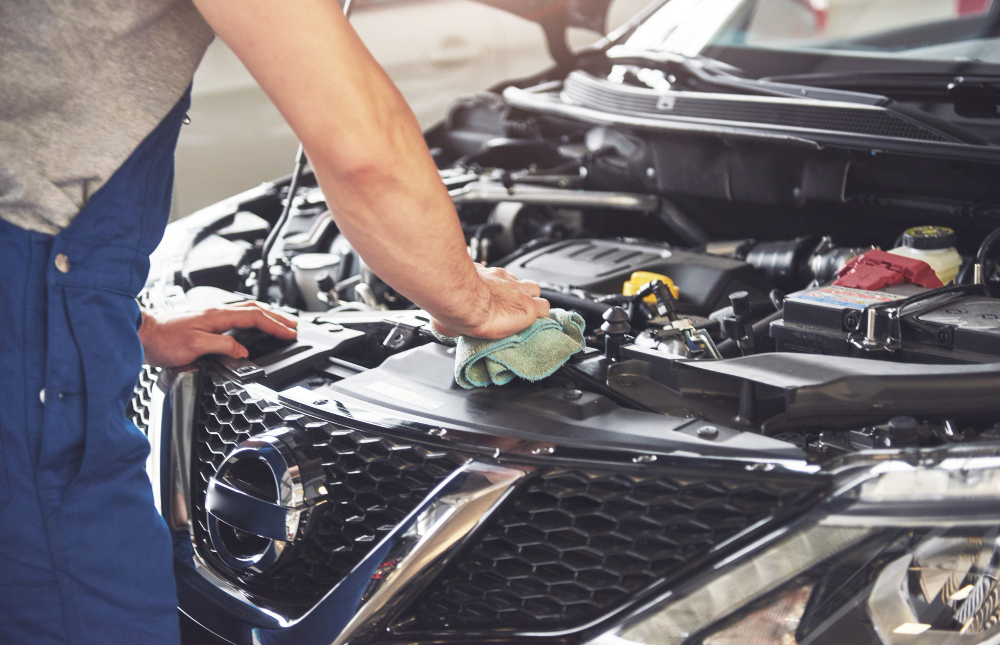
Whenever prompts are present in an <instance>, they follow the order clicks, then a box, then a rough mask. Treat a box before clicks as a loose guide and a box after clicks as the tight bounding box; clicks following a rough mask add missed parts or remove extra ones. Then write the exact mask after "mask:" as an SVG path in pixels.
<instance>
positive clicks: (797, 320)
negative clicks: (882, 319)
mask: <svg viewBox="0 0 1000 645" xmlns="http://www.w3.org/2000/svg"><path fill="white" fill-rule="evenodd" d="M924 291H927V289H926V288H925V287H920V286H917V285H913V284H901V285H895V286H893V287H890V288H887V289H883V290H881V291H867V290H865V289H852V288H850V287H837V286H833V285H827V286H823V287H816V288H814V289H806V290H805V291H799V292H798V293H793V294H790V295H788V296H786V297H785V302H784V311H783V313H782V318H781V319H780V320H775V321H774V322H772V323H771V329H770V334H771V337H772V338H773V339H774V341H775V345H776V346H777V349H778V351H785V352H798V353H807V354H833V355H837V356H848V355H850V354H851V343H850V334H851V333H852V332H853V331H855V330H856V329H857V328H858V324H859V322H860V320H861V315H862V313H863V312H864V310H865V307H867V306H869V305H876V304H887V303H891V302H895V301H897V300H903V299H905V298H908V297H910V296H914V295H917V294H918V293H921V292H924Z"/></svg>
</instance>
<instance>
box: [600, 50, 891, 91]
mask: <svg viewBox="0 0 1000 645" xmlns="http://www.w3.org/2000/svg"><path fill="white" fill-rule="evenodd" d="M605 55H606V56H607V57H608V59H610V60H611V61H613V62H615V63H620V64H622V65H644V66H646V67H650V66H652V67H655V68H657V69H663V70H665V71H671V72H677V71H680V72H682V73H685V74H687V75H688V76H690V77H692V78H694V79H696V80H698V81H699V82H701V83H704V84H706V85H709V86H713V87H718V88H721V89H727V90H737V91H739V92H743V93H748V94H757V95H761V96H774V97H779V98H789V99H815V100H818V101H842V102H845V103H858V104H861V105H876V106H884V105H887V104H888V103H891V99H889V98H888V97H886V96H882V95H880V94H868V93H864V92H850V91H844V90H835V89H829V88H824V87H812V86H809V85H793V84H790V83H781V82H775V81H773V80H767V79H761V80H757V79H753V78H743V77H741V76H736V75H735V74H733V73H732V72H734V71H738V70H737V69H736V68H735V67H731V66H729V65H727V64H725V63H723V62H721V61H717V60H714V59H712V58H706V57H703V56H699V57H697V58H695V57H689V56H683V55H681V54H676V53H673V52H655V51H648V50H645V49H631V48H628V47H624V46H622V45H616V46H615V47H611V48H610V49H608V51H607V52H605Z"/></svg>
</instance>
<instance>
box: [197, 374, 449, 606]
mask: <svg viewBox="0 0 1000 645" xmlns="http://www.w3.org/2000/svg"><path fill="white" fill-rule="evenodd" d="M200 401H201V403H200V406H199V408H200V409H199V411H198V417H197V419H196V424H195V430H194V432H195V436H194V440H195V441H194V444H195V445H194V459H193V461H194V464H193V466H192V482H191V487H192V497H193V506H194V509H195V517H196V518H197V523H196V525H195V540H196V543H197V546H198V549H199V552H200V553H201V554H202V555H203V556H205V557H207V558H209V559H210V560H211V561H212V564H213V566H214V567H215V569H216V570H217V571H219V572H220V573H222V574H224V575H226V577H228V578H229V579H230V580H231V581H233V582H235V583H237V584H238V586H240V587H241V588H242V589H244V590H246V591H248V592H250V593H251V594H254V595H255V596H257V598H258V600H261V601H263V602H264V603H266V604H276V605H279V606H282V607H296V606H302V607H307V606H310V605H311V604H313V603H315V602H316V601H317V600H319V599H320V598H321V597H322V596H323V595H324V594H325V593H326V592H327V591H329V590H330V589H331V588H332V587H333V586H334V585H336V584H337V583H338V582H339V581H340V580H341V579H343V577H344V576H345V575H347V573H349V572H350V571H351V569H353V568H354V566H355V565H357V564H358V563H359V562H360V561H361V559H362V558H363V557H364V556H365V555H367V553H368V552H369V550H370V549H371V548H372V547H373V546H375V544H377V543H378V542H379V540H381V539H382V538H383V537H385V536H386V534H388V533H389V531H391V530H392V529H393V528H395V526H396V525H397V524H399V523H400V522H401V521H402V520H403V518H405V517H406V515H408V514H409V513H410V512H411V511H412V510H413V509H414V508H416V506H417V505H418V504H419V503H420V502H421V501H422V500H423V499H424V498H425V497H426V496H427V495H428V494H429V493H430V491H431V490H432V489H433V488H434V487H435V486H436V485H437V484H439V483H440V482H441V481H442V480H443V479H444V478H445V477H447V476H448V475H449V474H451V473H452V472H453V471H454V470H455V469H456V468H458V467H459V466H460V465H461V464H462V463H463V462H464V459H463V458H462V457H461V456H459V455H456V454H453V453H449V452H445V451H440V450H435V449H433V448H428V447H426V446H421V445H415V444H408V443H403V442H398V441H394V440H390V439H387V438H385V437H380V436H375V435H372V434H369V433H366V432H362V431H360V430H355V429H350V428H345V427H342V426H339V425H336V424H333V423H329V422H326V421H323V420H320V419H316V418H314V417H310V416H307V415H304V414H301V413H299V412H296V411H294V410H292V409H290V408H287V407H284V406H283V405H281V404H280V403H278V402H276V401H271V400H266V399H263V398H260V397H259V396H256V395H254V394H252V393H251V392H249V391H247V390H246V389H244V388H243V387H241V386H240V385H239V384H237V383H234V382H232V381H228V380H226V379H224V378H222V377H220V376H218V375H214V374H207V375H206V376H205V377H204V379H203V383H202V392H201V395H200ZM279 427H291V428H296V427H297V428H300V429H301V430H302V431H304V432H305V433H306V434H307V435H308V436H309V437H310V439H311V440H312V443H313V445H314V446H315V447H316V449H317V450H319V451H320V453H321V455H322V458H323V467H324V469H325V471H326V475H327V489H328V491H329V493H328V495H327V497H326V503H324V504H322V505H319V506H318V507H317V508H316V512H315V513H314V515H313V517H312V518H311V519H310V522H311V523H312V526H311V527H310V533H309V537H308V538H307V539H306V540H304V541H302V542H301V543H298V544H296V545H294V547H293V548H292V549H291V550H290V551H287V552H286V553H285V554H283V555H282V562H283V563H282V564H281V565H280V567H276V568H275V569H274V570H273V571H267V572H265V573H263V574H257V575H253V574H248V573H246V572H243V571H236V570H233V569H229V568H228V567H226V565H225V564H224V563H222V561H221V560H219V559H218V558H217V557H214V556H213V554H214V551H213V549H212V546H211V542H210V541H209V539H208V531H207V525H206V517H207V516H206V511H205V495H206V489H207V485H208V481H209V479H210V478H211V477H212V475H214V474H215V473H216V471H217V470H218V468H219V466H221V465H222V463H223V461H224V460H225V458H226V456H227V455H228V454H229V453H230V452H231V451H232V450H233V449H234V448H235V447H236V446H237V445H238V444H239V443H241V442H243V441H245V440H246V439H249V438H250V437H251V436H254V435H257V434H260V433H262V432H265V431H267V430H271V429H275V428H279Z"/></svg>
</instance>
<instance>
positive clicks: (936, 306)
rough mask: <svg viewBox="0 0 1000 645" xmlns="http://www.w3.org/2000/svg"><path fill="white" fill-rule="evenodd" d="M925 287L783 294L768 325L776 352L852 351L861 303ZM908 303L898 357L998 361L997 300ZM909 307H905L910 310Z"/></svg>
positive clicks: (888, 301) (999, 327) (887, 299)
mask: <svg viewBox="0 0 1000 645" xmlns="http://www.w3.org/2000/svg"><path fill="white" fill-rule="evenodd" d="M925 291H928V289H926V288H924V287H919V286H916V285H912V284H903V285H896V286H893V287H890V288H888V289H884V290H881V291H866V290H864V289H852V288H848V287H837V286H832V285H829V286H824V287H817V288H814V289H807V290H805V291H800V292H798V293H794V294H791V295H789V296H787V297H786V298H785V302H784V311H783V316H782V319H780V320H776V321H774V322H772V323H771V328H770V334H771V337H772V338H774V340H775V344H776V346H777V349H778V351H786V352H798V353H810V354H830V355H838V356H849V355H855V352H854V351H853V348H854V345H852V344H851V342H850V335H851V333H852V332H854V331H855V330H856V329H857V327H858V324H859V321H861V316H862V313H863V312H864V309H865V307H867V306H869V305H878V304H887V305H890V306H891V303H892V302H895V301H899V300H903V299H905V298H908V297H910V296H914V295H917V294H919V293H922V292H925ZM943 298H944V300H945V301H944V302H940V301H937V302H935V301H931V300H928V301H927V302H924V303H920V304H919V305H913V306H911V307H912V309H913V310H914V311H912V312H909V313H907V311H905V310H904V312H903V313H904V315H903V317H902V318H901V320H900V322H901V325H900V331H901V333H902V338H901V340H902V349H901V350H900V351H899V352H898V354H897V358H898V359H900V360H903V361H912V362H928V363H993V362H1000V299H997V298H986V297H983V296H953V297H951V298H948V297H947V296H943ZM911 307H908V309H910V308H911Z"/></svg>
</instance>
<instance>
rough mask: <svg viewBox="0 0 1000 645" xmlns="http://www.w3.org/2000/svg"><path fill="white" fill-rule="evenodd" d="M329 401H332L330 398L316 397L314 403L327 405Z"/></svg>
mask: <svg viewBox="0 0 1000 645" xmlns="http://www.w3.org/2000/svg"><path fill="white" fill-rule="evenodd" d="M329 402H330V400H329V399H316V400H315V401H313V405H326V404H327V403H329Z"/></svg>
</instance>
